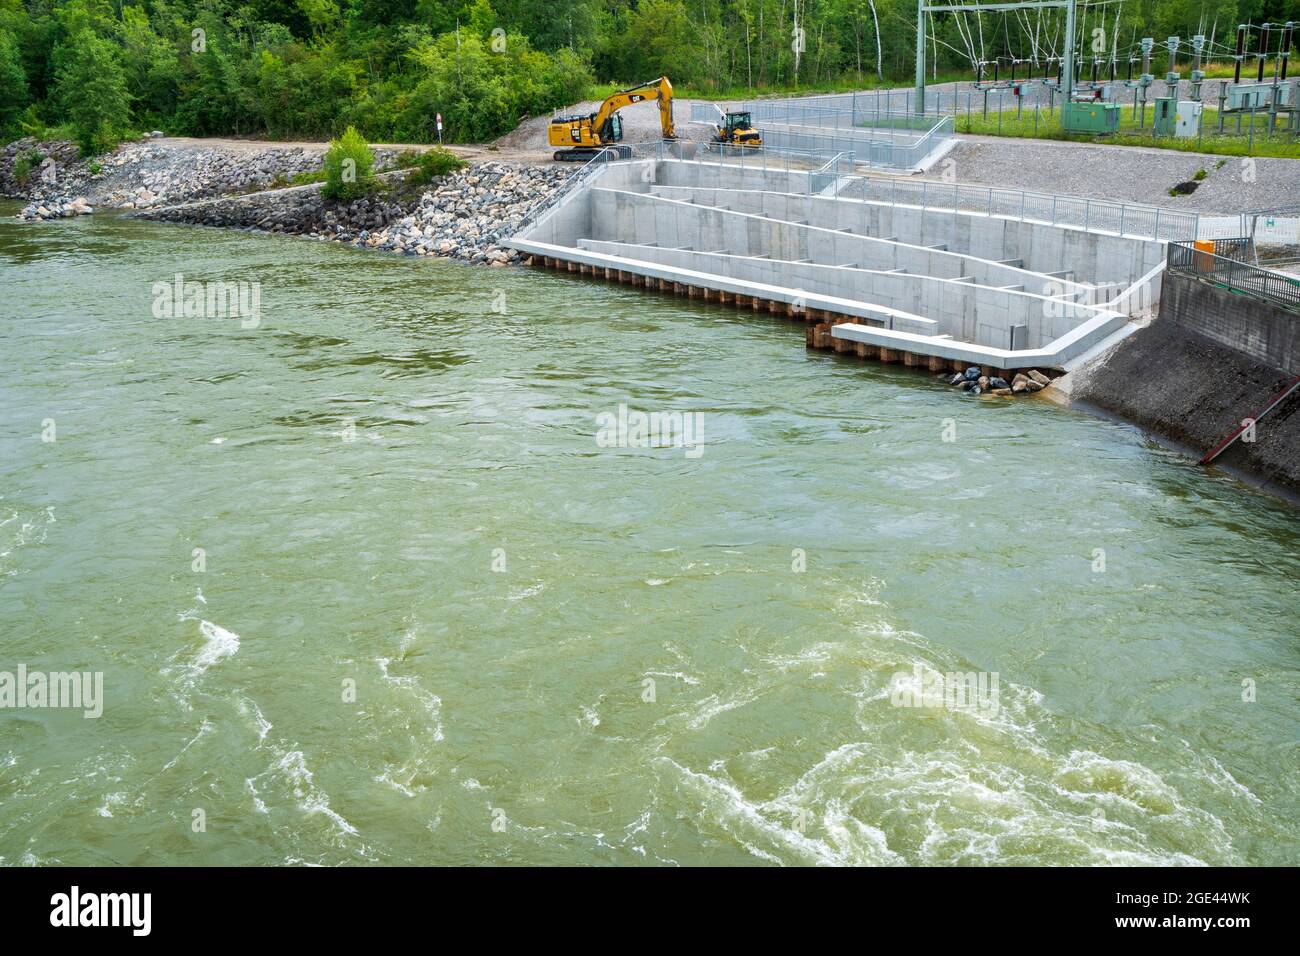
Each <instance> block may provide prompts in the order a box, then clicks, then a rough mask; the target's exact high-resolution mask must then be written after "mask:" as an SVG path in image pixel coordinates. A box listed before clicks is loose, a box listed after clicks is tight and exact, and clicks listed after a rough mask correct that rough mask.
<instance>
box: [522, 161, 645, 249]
mask: <svg viewBox="0 0 1300 956" xmlns="http://www.w3.org/2000/svg"><path fill="white" fill-rule="evenodd" d="M621 158H622V157H621V156H619V150H618V149H617V148H615V147H612V146H607V147H605V148H604V149H602V150H601V151H600V152H598V153H596V155H594V156H593V157H592V158H591V159H589V160H587V162H586V163H584V164H583V165H582V166H581V167H579V168H578V170H577V171H576V172H575V173H574V174H573V175H572V176H570V177H569V178H568V179H566V180H565V181H564V185H563V186H561V187H560V188H559V189H557V190H556V191H555V192H553V193H551V195H550V197H549V198H548V199H546V200H544V201H542V202H540V203H538V204H537V205H535V206H534V207H533V208H532V209H530V210H528V213H527V215H525V216H524V218H523V220H522V221H521V222H520V223H519V227H518V228H517V229H515V235H516V236H522V235H523V234H524V231H525V230H527V229H531V228H532V227H533V226H535V225H537V221H538V220H539V219H541V218H542V216H544V215H545V214H546V213H548V212H550V211H551V210H552V209H558V208H560V207H561V206H563V205H564V204H565V203H567V202H568V201H569V200H570V199H572V198H573V197H574V196H575V195H577V192H576V190H577V187H578V186H579V185H581V184H582V183H585V182H589V181H590V180H591V179H593V178H594V177H595V176H596V175H597V174H599V173H601V172H603V171H604V170H605V169H606V168H607V167H608V166H609V164H610V163H612V162H615V161H616V160H618V159H621Z"/></svg>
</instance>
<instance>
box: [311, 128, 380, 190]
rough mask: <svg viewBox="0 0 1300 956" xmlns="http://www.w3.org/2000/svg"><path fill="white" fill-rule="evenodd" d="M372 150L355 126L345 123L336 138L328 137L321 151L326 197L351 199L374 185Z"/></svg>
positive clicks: (373, 155)
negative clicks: (340, 133)
mask: <svg viewBox="0 0 1300 956" xmlns="http://www.w3.org/2000/svg"><path fill="white" fill-rule="evenodd" d="M374 168H375V154H374V153H373V152H371V150H370V145H369V144H368V143H367V142H366V141H365V139H364V138H363V137H362V136H361V134H360V133H358V132H357V130H356V127H355V126H349V127H348V128H347V129H346V130H344V132H343V135H342V136H340V137H339V138H338V139H335V140H331V141H330V148H329V150H328V151H326V153H325V188H324V189H322V190H321V195H323V196H325V198H327V199H355V198H357V197H358V196H363V195H365V194H366V193H368V192H370V191H371V190H372V189H374V186H375V177H374V173H373V171H374Z"/></svg>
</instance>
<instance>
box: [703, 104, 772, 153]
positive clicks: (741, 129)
mask: <svg viewBox="0 0 1300 956" xmlns="http://www.w3.org/2000/svg"><path fill="white" fill-rule="evenodd" d="M714 129H715V130H716V131H717V132H715V133H714V134H713V142H714V143H716V144H718V145H721V146H743V147H745V148H747V149H758V148H759V147H760V146H762V145H763V137H762V135H761V134H760V133H759V132H758V130H756V129H755V128H754V121H753V119H752V118H751V117H750V114H749V110H736V111H735V112H726V113H723V114H722V123H721V124H719V125H717V126H715V127H714Z"/></svg>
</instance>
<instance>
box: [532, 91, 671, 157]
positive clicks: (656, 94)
mask: <svg viewBox="0 0 1300 956" xmlns="http://www.w3.org/2000/svg"><path fill="white" fill-rule="evenodd" d="M642 100H658V101H659V125H660V127H662V129H663V137H664V139H676V138H677V131H676V129H675V128H674V127H673V85H672V84H671V83H669V82H668V77H666V76H661V77H659V79H657V80H653V81H651V82H649V83H642V84H641V85H640V86H634V87H632V88H631V89H627V90H619V91H618V92H617V93H615V94H613V95H612V96H610V97H609V98H607V99H606V100H605V102H603V103H601V104H600V108H599V109H597V110H596V112H594V113H589V114H586V115H581V116H557V117H555V118H554V119H552V120H551V127H550V130H549V132H548V138H549V139H550V143H551V145H552V146H559V147H563V148H562V149H557V150H556V151H555V159H556V160H557V161H559V162H570V163H571V162H585V161H587V160H589V159H591V158H592V157H593V156H595V155H596V154H597V153H598V152H600V151H601V150H602V149H604V148H606V147H613V148H614V149H616V150H617V151H618V155H619V158H620V159H629V158H630V157H631V156H632V147H630V146H617V145H615V144H617V143H618V142H619V141H620V140H621V139H622V138H623V120H622V119H621V118H620V117H619V115H618V111H619V110H621V109H622V108H623V107H625V106H631V105H632V104H633V103H640V102H641V101H642Z"/></svg>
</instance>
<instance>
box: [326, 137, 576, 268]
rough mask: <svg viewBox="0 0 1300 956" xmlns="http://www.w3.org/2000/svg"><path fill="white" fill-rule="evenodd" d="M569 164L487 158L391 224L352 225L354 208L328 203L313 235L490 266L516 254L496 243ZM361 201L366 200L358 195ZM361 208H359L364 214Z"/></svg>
mask: <svg viewBox="0 0 1300 956" xmlns="http://www.w3.org/2000/svg"><path fill="white" fill-rule="evenodd" d="M571 172H572V170H569V169H564V168H560V167H549V166H511V165H508V164H506V163H498V162H489V163H482V164H479V165H475V166H471V167H470V168H469V169H466V170H464V171H462V172H460V173H456V174H453V175H450V176H445V177H443V178H442V179H441V180H439V182H438V186H437V188H436V189H434V190H432V191H431V192H426V193H424V194H423V195H422V196H421V197H420V200H419V202H418V203H417V204H416V205H415V207H414V208H413V209H411V210H410V212H409V213H407V214H405V215H403V216H402V217H401V218H400V219H398V220H397V221H395V222H392V224H391V225H386V227H383V228H379V229H375V228H374V226H373V225H370V226H363V227H362V228H361V229H359V230H358V229H357V228H356V222H357V215H358V213H357V211H355V210H352V209H344V210H339V209H331V210H327V211H326V212H325V214H324V222H323V223H322V224H321V225H320V226H319V227H317V228H316V229H314V230H312V234H313V235H317V236H319V237H320V238H323V239H332V240H335V241H338V242H350V243H352V244H353V245H358V246H364V247H366V248H369V249H379V250H382V251H387V252H402V253H406V254H407V255H418V256H444V257H447V258H452V259H460V260H463V261H465V262H474V263H480V264H488V265H494V266H502V265H505V264H506V263H508V262H514V261H518V260H519V258H520V255H519V253H518V252H515V251H514V250H512V249H504V248H501V247H500V246H498V245H497V243H498V242H500V241H501V240H502V239H504V238H506V237H509V236H512V235H514V234H515V232H516V231H518V229H519V226H520V224H521V223H522V222H523V220H524V217H525V216H526V215H527V214H528V212H529V211H530V210H531V209H532V208H533V207H534V206H536V205H538V204H540V203H544V202H546V201H547V200H549V199H550V198H551V197H552V196H553V195H554V194H555V192H556V190H558V189H559V188H560V186H561V185H562V184H563V183H564V182H565V180H567V179H568V177H569V175H570V174H571ZM362 202H363V203H364V200H362ZM365 211H366V210H365V209H364V208H363V209H362V210H361V211H360V214H361V215H362V216H363V217H364V215H365Z"/></svg>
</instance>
